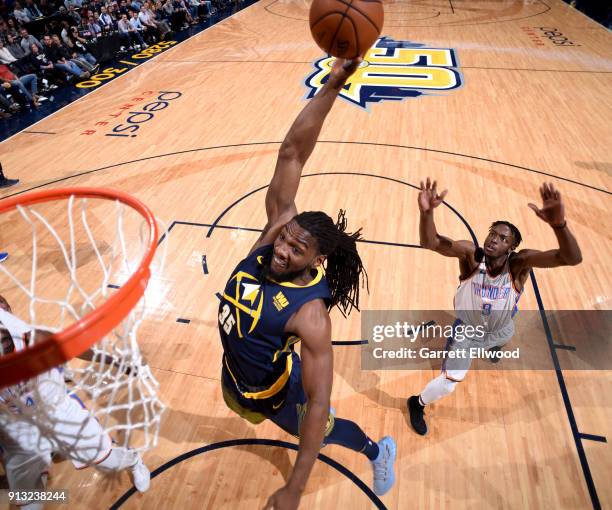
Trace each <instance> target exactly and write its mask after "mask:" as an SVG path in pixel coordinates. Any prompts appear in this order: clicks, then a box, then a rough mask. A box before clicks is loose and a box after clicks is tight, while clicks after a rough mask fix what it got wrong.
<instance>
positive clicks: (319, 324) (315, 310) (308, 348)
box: [266, 299, 333, 510]
mask: <svg viewBox="0 0 612 510" xmlns="http://www.w3.org/2000/svg"><path fill="white" fill-rule="evenodd" d="M287 330H290V331H291V332H292V333H294V334H296V335H298V336H299V337H300V338H301V339H302V350H301V357H302V382H303V385H304V391H305V392H306V396H307V402H308V405H307V408H306V414H305V416H304V419H303V421H302V425H301V428H300V449H299V452H298V456H297V459H296V462H295V466H294V468H293V472H292V474H291V476H290V478H289V481H288V482H287V484H286V485H285V486H284V487H283V488H281V489H280V490H278V491H277V492H275V493H274V494H273V495H272V496H271V497H270V499H269V500H268V503H267V505H266V508H274V510H281V509H283V510H284V509H295V508H297V507H298V504H299V500H300V497H301V495H302V493H303V492H304V489H305V487H306V482H307V480H308V477H309V475H310V472H311V470H312V467H313V465H314V462H315V460H316V458H317V455H318V454H319V450H320V448H321V444H322V443H323V438H324V436H325V427H326V424H327V419H328V415H329V402H330V396H331V389H332V380H333V353H332V344H331V320H330V318H329V314H328V312H327V308H326V307H325V304H324V303H323V301H322V300H320V299H317V300H314V301H310V302H309V303H306V304H305V305H304V306H302V308H300V310H299V311H298V312H297V313H296V314H295V315H294V316H293V317H292V318H291V319H290V321H289V322H288V323H287Z"/></svg>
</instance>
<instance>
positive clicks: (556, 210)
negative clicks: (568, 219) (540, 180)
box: [529, 183, 565, 227]
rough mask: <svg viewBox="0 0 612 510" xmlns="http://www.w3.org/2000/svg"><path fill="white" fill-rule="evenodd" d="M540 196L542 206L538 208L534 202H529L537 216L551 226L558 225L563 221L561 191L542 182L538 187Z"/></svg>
mask: <svg viewBox="0 0 612 510" xmlns="http://www.w3.org/2000/svg"><path fill="white" fill-rule="evenodd" d="M540 196H541V197H542V208H541V209H538V206H537V205H535V204H531V203H530V204H529V207H531V209H533V211H534V212H535V213H536V215H537V216H538V218H540V219H541V220H543V221H545V222H546V223H548V224H550V225H551V226H553V227H558V226H561V225H563V224H564V222H565V207H564V206H563V201H562V200H561V193H559V192H558V191H557V190H556V189H555V187H554V186H553V185H552V183H550V184H546V183H544V184H542V186H541V187H540Z"/></svg>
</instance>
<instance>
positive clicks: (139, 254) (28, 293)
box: [0, 196, 167, 464]
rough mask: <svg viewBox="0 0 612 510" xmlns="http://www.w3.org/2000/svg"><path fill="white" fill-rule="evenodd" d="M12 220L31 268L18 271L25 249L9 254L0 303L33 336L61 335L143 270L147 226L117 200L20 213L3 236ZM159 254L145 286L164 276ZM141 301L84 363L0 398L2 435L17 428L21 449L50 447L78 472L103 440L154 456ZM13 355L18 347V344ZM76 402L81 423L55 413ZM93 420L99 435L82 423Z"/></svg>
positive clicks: (154, 421)
mask: <svg viewBox="0 0 612 510" xmlns="http://www.w3.org/2000/svg"><path fill="white" fill-rule="evenodd" d="M41 211H42V212H41ZM5 216H11V220H12V221H10V222H7V218H5ZM13 219H14V220H13ZM15 220H19V221H18V222H19V223H20V226H19V227H17V228H18V229H19V230H18V231H19V235H20V238H26V236H28V234H27V232H28V230H29V232H30V233H31V247H30V248H31V268H30V270H29V271H28V270H27V268H26V267H24V265H25V264H24V263H23V258H24V257H25V256H26V255H27V250H26V249H25V247H24V250H23V253H21V252H20V253H19V254H16V253H12V254H11V258H10V259H9V260H7V261H6V262H4V263H2V264H0V294H2V295H3V296H4V297H5V298H6V299H7V301H8V302H9V304H10V306H11V308H12V313H13V315H15V316H17V317H19V318H21V319H22V320H23V321H25V322H26V323H27V324H28V325H29V326H30V327H31V328H32V329H37V330H45V331H50V332H57V331H61V330H63V329H65V328H66V327H67V326H69V325H70V324H72V323H74V322H75V321H77V320H79V319H80V318H81V317H83V316H84V315H86V314H87V313H89V312H90V311H92V310H94V309H95V308H97V307H99V306H100V305H101V304H102V303H104V302H105V301H106V300H107V299H108V297H109V296H111V295H112V293H113V292H116V290H115V289H114V288H113V286H120V285H121V283H122V282H124V281H126V280H127V279H128V278H129V276H130V275H131V274H132V271H134V270H135V269H136V268H137V267H138V264H139V263H140V262H141V260H142V258H143V256H144V253H145V248H146V246H147V240H148V238H149V235H150V233H149V227H148V224H147V222H146V220H145V219H144V218H143V217H142V216H141V215H140V214H139V213H138V212H137V211H135V210H134V209H132V208H131V207H127V206H125V205H124V204H122V203H121V202H119V201H118V200H117V201H109V200H97V199H96V200H94V199H90V200H88V199H86V198H81V197H79V198H75V197H74V196H70V197H66V199H65V200H58V201H54V202H50V203H46V204H39V205H35V206H25V207H24V206H20V207H18V208H17V211H16V212H13V213H9V214H7V215H3V217H2V224H3V225H2V228H3V229H6V228H7V226H8V228H9V230H10V229H11V228H15V227H16V225H15V223H16V221H15ZM25 229H28V230H25ZM129 232H132V233H133V234H132V235H129V234H127V233H129ZM166 245H167V240H166V242H164V243H163V250H162V251H163V253H161V256H160V257H158V259H159V260H156V261H154V264H153V265H154V266H155V267H152V268H151V270H152V273H155V274H154V276H152V277H151V279H152V280H154V279H156V278H158V277H159V275H161V271H162V269H163V264H164V260H165V251H166ZM20 248H21V245H20ZM19 259H21V262H20V261H19ZM154 270H155V271H154ZM152 280H151V281H152ZM109 285H110V287H109ZM145 297H146V293H145V296H143V298H141V299H140V301H139V302H138V304H137V305H136V306H135V307H134V309H133V310H132V311H131V312H130V313H129V315H128V316H127V317H125V319H124V320H123V321H122V322H121V323H120V324H119V325H118V326H117V327H116V328H115V329H114V330H113V331H112V332H111V333H109V334H108V335H106V336H105V337H104V338H103V339H101V340H100V341H98V342H97V343H95V344H94V345H93V346H92V348H91V351H90V352H89V355H90V360H89V361H84V360H81V359H75V360H73V361H71V362H70V363H69V364H67V365H65V366H64V367H58V368H55V369H52V370H50V371H48V372H45V373H43V374H41V375H39V376H37V377H34V378H32V379H29V380H28V381H26V382H24V383H20V384H18V385H15V386H11V387H8V388H4V389H3V390H0V432H1V431H2V429H5V430H6V429H7V428H11V427H12V428H13V429H15V428H17V429H16V430H19V431H20V432H18V434H19V435H20V436H21V435H22V433H23V434H25V435H27V436H29V438H28V439H27V446H28V447H32V446H34V447H35V445H36V444H37V443H38V445H39V446H40V445H42V444H43V443H44V444H45V445H46V447H47V448H49V445H51V448H52V449H53V451H55V452H59V453H61V454H62V455H64V456H66V457H68V458H71V459H72V460H73V461H76V462H80V463H83V464H88V463H91V462H92V461H93V460H95V459H97V458H99V457H100V455H102V454H104V453H105V452H102V451H100V452H95V451H93V452H92V448H93V449H94V450H95V446H92V445H95V444H98V445H99V448H100V449H102V448H106V449H108V446H104V445H107V444H108V437H105V436H106V434H109V435H110V437H111V438H112V440H113V442H115V443H118V444H119V445H121V446H125V447H129V448H132V449H135V450H137V451H145V450H147V449H149V448H152V447H154V446H155V445H156V443H157V437H158V432H159V426H160V418H161V415H162V413H163V411H164V404H163V403H162V402H161V401H160V399H159V396H158V391H159V384H158V382H157V381H156V379H155V377H154V376H153V375H152V373H151V369H150V367H149V366H148V365H147V363H146V362H145V360H144V359H143V357H142V355H141V352H140V348H139V346H138V342H137V332H138V328H139V326H140V324H141V322H142V321H143V319H144V317H145V311H146V306H145ZM5 334H6V331H5ZM29 337H30V339H29V342H30V344H32V343H35V342H36V341H37V337H38V341H41V335H39V334H37V333H35V332H32V333H31V334H30V335H29ZM9 338H10V335H9ZM15 348H16V349H20V348H22V347H20V346H19V345H16V344H15ZM3 349H4V351H6V347H5V345H4V342H3ZM4 351H3V352H4ZM74 397H78V399H80V400H81V401H82V402H83V403H84V404H85V406H86V408H87V409H88V411H89V415H88V416H89V417H88V418H86V419H85V420H84V419H83V416H82V414H83V413H81V416H79V417H76V418H75V417H74V416H70V415H69V414H70V413H66V412H63V411H62V409H64V408H65V405H66V398H74ZM70 405H72V402H70ZM92 416H93V417H95V419H96V420H97V421H98V422H99V424H100V425H101V427H99V426H97V424H96V426H93V427H91V426H90V425H91V423H86V422H89V420H92V419H93V418H92ZM92 430H94V432H92ZM92 435H93V436H100V437H91V436H92ZM20 441H21V440H20ZM98 453H99V454H98Z"/></svg>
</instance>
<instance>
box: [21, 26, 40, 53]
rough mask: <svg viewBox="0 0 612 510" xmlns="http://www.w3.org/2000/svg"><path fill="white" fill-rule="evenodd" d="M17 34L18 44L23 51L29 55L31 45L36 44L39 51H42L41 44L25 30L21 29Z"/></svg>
mask: <svg viewBox="0 0 612 510" xmlns="http://www.w3.org/2000/svg"><path fill="white" fill-rule="evenodd" d="M19 33H20V35H21V41H20V42H19V44H21V47H22V48H23V51H25V52H26V53H30V48H31V47H32V44H36V46H38V49H39V50H40V51H42V50H43V45H42V44H41V42H40V41H39V40H38V39H36V37H34V36H33V35H30V34H29V33H28V30H27V29H26V28H22V29H21V30H20V31H19Z"/></svg>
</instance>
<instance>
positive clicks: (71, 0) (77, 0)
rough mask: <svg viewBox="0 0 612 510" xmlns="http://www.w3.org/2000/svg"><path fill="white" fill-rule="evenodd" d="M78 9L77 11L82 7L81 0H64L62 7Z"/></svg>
mask: <svg viewBox="0 0 612 510" xmlns="http://www.w3.org/2000/svg"><path fill="white" fill-rule="evenodd" d="M71 5H73V6H74V7H78V8H79V9H80V8H81V7H82V6H83V0H64V7H66V9H68V10H70V6H71Z"/></svg>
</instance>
